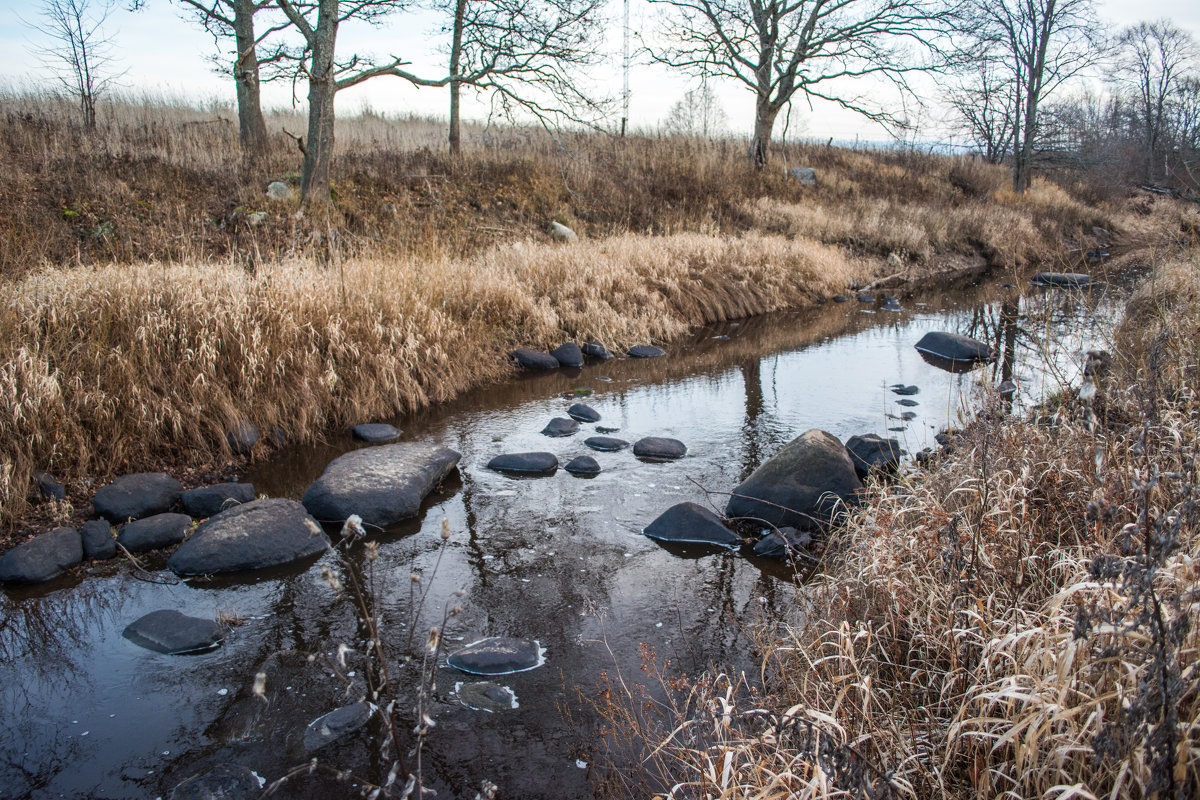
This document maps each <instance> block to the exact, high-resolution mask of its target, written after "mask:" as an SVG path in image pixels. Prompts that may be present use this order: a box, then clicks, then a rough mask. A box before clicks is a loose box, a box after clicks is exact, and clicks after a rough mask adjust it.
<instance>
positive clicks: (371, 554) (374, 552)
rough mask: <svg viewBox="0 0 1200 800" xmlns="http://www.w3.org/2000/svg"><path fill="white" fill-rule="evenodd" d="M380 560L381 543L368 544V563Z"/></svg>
mask: <svg viewBox="0 0 1200 800" xmlns="http://www.w3.org/2000/svg"><path fill="white" fill-rule="evenodd" d="M377 558H379V543H378V542H367V561H374V560H376V559H377Z"/></svg>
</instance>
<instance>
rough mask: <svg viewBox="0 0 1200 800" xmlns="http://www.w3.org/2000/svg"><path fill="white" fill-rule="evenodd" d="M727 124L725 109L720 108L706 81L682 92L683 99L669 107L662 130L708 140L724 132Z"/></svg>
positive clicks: (714, 93)
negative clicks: (711, 136) (713, 135)
mask: <svg viewBox="0 0 1200 800" xmlns="http://www.w3.org/2000/svg"><path fill="white" fill-rule="evenodd" d="M727 122H728V118H727V117H726V115H725V109H723V108H722V107H721V104H720V101H719V100H718V99H717V95H716V92H714V91H713V90H712V87H711V86H709V85H708V81H702V82H701V83H700V85H699V86H697V87H696V88H695V89H689V90H687V91H686V92H684V94H683V97H681V98H679V100H677V101H676V103H675V105H673V106H671V110H670V112H668V114H667V117H666V119H665V120H663V129H664V130H666V131H667V132H668V133H682V134H685V135H687V136H703V137H705V138H708V137H709V136H710V135H712V134H714V133H716V132H717V131H720V130H724V128H725V125H726V123H727Z"/></svg>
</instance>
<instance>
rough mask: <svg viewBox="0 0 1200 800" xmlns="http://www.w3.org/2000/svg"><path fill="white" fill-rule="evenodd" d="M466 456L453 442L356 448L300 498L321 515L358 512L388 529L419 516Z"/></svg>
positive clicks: (339, 517) (333, 517) (331, 464)
mask: <svg viewBox="0 0 1200 800" xmlns="http://www.w3.org/2000/svg"><path fill="white" fill-rule="evenodd" d="M460 458H462V456H461V455H459V454H458V453H457V452H455V451H454V450H451V449H450V448H448V447H441V446H439V445H433V444H424V443H420V442H404V443H401V444H385V445H380V446H379V447H368V448H365V449H363V450H354V451H353V452H350V453H346V454H345V455H342V456H338V457H337V458H335V459H334V460H333V461H331V462H329V465H328V466H327V467H325V471H324V472H322V473H321V477H319V478H317V479H316V480H315V481H313V484H312V485H311V486H309V487H308V490H307V491H306V492H305V493H304V497H303V498H302V499H301V501H300V502H302V503H304V507H305V508H306V509H308V512H309V513H310V514H312V515H313V516H314V517H316V518H317V519H319V520H324V521H327V522H328V521H333V520H338V521H341V520H345V519H348V518H349V517H350V515H351V514H357V515H358V516H359V517H361V518H362V521H363V522H364V523H366V524H367V525H376V526H378V527H380V528H386V527H387V526H389V525H394V524H395V523H397V522H401V521H403V520H406V519H411V518H412V517H415V516H416V515H417V513H418V512H419V511H420V510H421V501H422V500H424V499H425V497H426V495H428V494H429V493H430V492H432V491H433V490H434V488H435V487H437V485H438V484H439V483H441V482H442V479H443V478H445V477H446V476H447V475H449V474H450V472H451V471H452V470H453V469H454V468H455V466H456V465H457V464H458V461H459V459H460Z"/></svg>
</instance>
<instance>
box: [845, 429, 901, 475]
mask: <svg viewBox="0 0 1200 800" xmlns="http://www.w3.org/2000/svg"><path fill="white" fill-rule="evenodd" d="M846 452H847V453H849V454H850V460H851V461H853V462H854V470H855V471H856V472H857V473H858V475H859V477H860V478H866V477H867V475H868V473H870V471H871V470H873V469H875V470H882V471H885V472H895V471H896V469H898V468H899V466H900V456H902V455H904V450H902V449H900V442H899V440H897V439H885V438H883V437H882V436H878V435H876V434H874V433H868V434H866V435H863V436H851V437H850V438H849V439H847V440H846Z"/></svg>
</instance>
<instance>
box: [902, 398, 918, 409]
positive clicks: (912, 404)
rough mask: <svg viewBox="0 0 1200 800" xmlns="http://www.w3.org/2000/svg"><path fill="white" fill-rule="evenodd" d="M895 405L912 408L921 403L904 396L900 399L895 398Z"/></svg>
mask: <svg viewBox="0 0 1200 800" xmlns="http://www.w3.org/2000/svg"><path fill="white" fill-rule="evenodd" d="M896 405H898V406H905V407H906V408H914V407H916V406H919V405H921V404H920V403H918V402H917V401H916V400H911V399H909V398H907V397H905V398H902V399H900V400H897V401H896Z"/></svg>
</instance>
